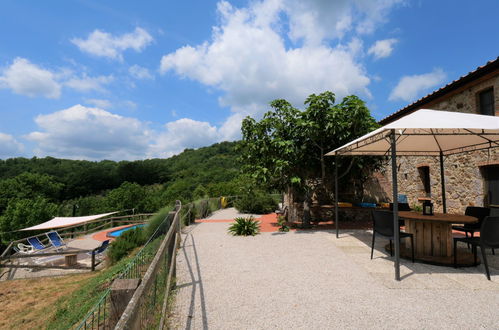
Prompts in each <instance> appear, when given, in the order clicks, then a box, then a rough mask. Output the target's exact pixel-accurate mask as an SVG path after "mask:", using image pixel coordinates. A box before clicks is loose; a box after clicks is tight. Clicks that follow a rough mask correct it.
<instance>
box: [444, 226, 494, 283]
mask: <svg viewBox="0 0 499 330" xmlns="http://www.w3.org/2000/svg"><path fill="white" fill-rule="evenodd" d="M457 242H464V243H468V244H471V246H472V248H473V257H474V258H475V265H476V264H477V252H476V248H477V246H480V251H482V258H483V265H484V266H485V273H486V275H487V279H488V280H489V281H490V272H489V265H488V262H487V254H486V253H485V248H499V217H490V216H489V217H485V219H484V220H483V222H482V227H481V228H480V237H454V267H457Z"/></svg>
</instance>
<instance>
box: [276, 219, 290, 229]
mask: <svg viewBox="0 0 499 330" xmlns="http://www.w3.org/2000/svg"><path fill="white" fill-rule="evenodd" d="M277 224H278V225H279V226H280V227H279V231H280V232H288V231H289V226H288V225H286V218H285V217H284V216H282V215H280V216H278V217H277Z"/></svg>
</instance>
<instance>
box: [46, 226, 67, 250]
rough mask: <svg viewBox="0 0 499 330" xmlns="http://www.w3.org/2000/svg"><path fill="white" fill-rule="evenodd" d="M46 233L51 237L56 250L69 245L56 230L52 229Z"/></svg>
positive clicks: (50, 239)
mask: <svg viewBox="0 0 499 330" xmlns="http://www.w3.org/2000/svg"><path fill="white" fill-rule="evenodd" d="M45 235H47V237H48V238H49V241H50V243H51V244H52V246H53V247H54V248H55V250H56V251H57V250H62V249H64V248H65V247H67V246H66V243H64V241H63V240H62V237H61V236H59V233H58V232H56V231H55V230H54V231H51V232H48V233H46V234H45Z"/></svg>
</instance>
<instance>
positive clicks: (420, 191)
mask: <svg viewBox="0 0 499 330" xmlns="http://www.w3.org/2000/svg"><path fill="white" fill-rule="evenodd" d="M491 87H492V88H493V91H494V100H495V102H494V104H495V113H496V116H497V115H499V72H496V74H495V75H491V77H489V78H488V79H485V80H483V79H482V80H481V81H478V82H475V83H469V84H468V85H466V86H463V87H462V88H460V89H458V90H456V91H453V92H449V93H448V94H447V95H444V96H443V97H440V98H439V99H437V100H435V101H433V102H429V103H427V104H423V105H421V106H420V107H419V108H421V109H434V110H445V111H456V112H464V113H475V114H479V113H480V110H479V101H478V94H479V93H480V92H481V91H484V90H487V89H489V88H491ZM498 163H499V150H497V149H491V150H488V151H476V152H469V153H463V154H457V155H451V156H448V157H444V177H445V187H446V197H447V212H448V213H463V212H464V210H465V209H466V207H467V206H471V205H474V206H484V205H487V204H488V199H487V192H486V190H487V189H486V186H485V180H484V176H483V167H484V166H487V165H497V164H498ZM397 164H398V173H397V178H398V182H399V193H400V194H405V195H407V196H408V200H409V204H410V205H417V204H420V201H418V198H421V197H430V198H431V200H432V202H433V203H434V207H435V210H436V211H437V212H442V186H441V183H440V182H441V176H440V162H439V158H438V157H418V156H407V157H398V158H397ZM418 166H428V167H429V172H430V186H431V192H430V196H427V195H426V193H425V189H424V185H423V178H422V177H421V174H420V171H419V170H418ZM380 174H381V175H383V176H384V177H385V180H386V182H389V184H385V185H383V187H384V188H385V192H386V194H387V195H388V196H391V195H392V194H391V175H392V174H391V166H389V164H387V166H386V168H385V170H384V171H383V173H380ZM390 199H391V198H390Z"/></svg>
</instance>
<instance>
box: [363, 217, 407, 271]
mask: <svg viewBox="0 0 499 330" xmlns="http://www.w3.org/2000/svg"><path fill="white" fill-rule="evenodd" d="M372 216H373V223H374V225H373V243H372V246H371V259H372V258H373V252H374V239H375V237H376V235H381V236H384V237H387V238H388V239H389V240H390V255H391V256H392V257H393V246H392V240H393V239H394V237H395V231H394V230H393V212H388V211H373V212H372ZM399 233H400V234H399V238H405V237H409V238H410V239H411V251H412V262H414V236H413V235H412V234H411V233H406V232H403V231H399Z"/></svg>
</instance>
